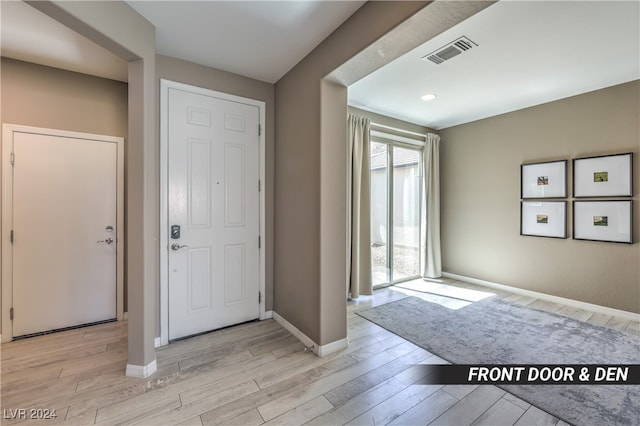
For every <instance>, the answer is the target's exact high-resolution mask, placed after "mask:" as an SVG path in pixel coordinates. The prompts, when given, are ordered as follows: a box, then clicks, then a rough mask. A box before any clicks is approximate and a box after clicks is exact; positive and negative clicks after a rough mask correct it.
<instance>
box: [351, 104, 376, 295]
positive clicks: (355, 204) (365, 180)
mask: <svg viewBox="0 0 640 426" xmlns="http://www.w3.org/2000/svg"><path fill="white" fill-rule="evenodd" d="M347 123H348V139H347V140H348V141H349V152H350V154H351V161H350V165H351V175H350V181H351V185H350V186H351V188H350V199H351V204H350V216H351V220H350V221H349V225H350V233H351V239H350V253H351V256H350V259H349V260H350V264H349V281H348V282H349V288H348V289H347V296H349V295H350V296H351V297H353V298H356V297H358V296H360V295H361V294H372V293H373V285H372V279H371V212H370V204H371V200H370V198H371V190H370V185H371V184H370V170H369V169H370V166H369V158H370V154H369V130H370V126H371V122H370V120H369V119H368V118H365V117H359V116H357V115H354V114H349V116H348V120H347Z"/></svg>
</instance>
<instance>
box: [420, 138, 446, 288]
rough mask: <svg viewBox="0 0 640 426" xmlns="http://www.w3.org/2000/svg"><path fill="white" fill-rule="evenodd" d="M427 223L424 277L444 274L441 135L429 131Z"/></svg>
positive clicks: (424, 157)
mask: <svg viewBox="0 0 640 426" xmlns="http://www.w3.org/2000/svg"><path fill="white" fill-rule="evenodd" d="M422 165H423V168H424V171H423V175H424V194H425V208H426V212H425V213H426V221H425V222H426V223H425V227H424V232H425V234H424V244H425V247H424V256H425V257H424V273H423V275H424V277H425V278H439V277H441V276H442V260H441V253H440V136H438V135H436V134H433V133H428V134H427V135H426V144H425V147H424V152H423V161H422Z"/></svg>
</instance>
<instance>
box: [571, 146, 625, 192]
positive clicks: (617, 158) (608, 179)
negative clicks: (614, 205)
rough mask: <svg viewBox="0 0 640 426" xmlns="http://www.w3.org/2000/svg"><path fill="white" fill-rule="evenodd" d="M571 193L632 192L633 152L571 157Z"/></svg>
mask: <svg viewBox="0 0 640 426" xmlns="http://www.w3.org/2000/svg"><path fill="white" fill-rule="evenodd" d="M573 196H574V197H575V198H584V197H592V198H597V197H631V196H633V153H632V152H627V153H624V154H610V155H600V156H596V157H583V158H574V159H573Z"/></svg>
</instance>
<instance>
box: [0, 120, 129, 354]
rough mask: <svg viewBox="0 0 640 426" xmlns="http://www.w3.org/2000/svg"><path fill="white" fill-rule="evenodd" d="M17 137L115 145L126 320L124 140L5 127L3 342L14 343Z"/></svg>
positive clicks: (119, 295) (119, 288)
mask: <svg viewBox="0 0 640 426" xmlns="http://www.w3.org/2000/svg"><path fill="white" fill-rule="evenodd" d="M15 133H31V134H38V135H46V136H58V137H65V138H74V139H89V140H95V141H103V142H112V143H115V144H116V147H117V153H118V154H117V155H118V158H117V187H116V191H117V212H116V215H117V217H116V220H117V223H116V241H118V243H119V244H118V245H117V252H116V269H117V270H116V319H117V320H118V321H122V320H123V319H124V250H123V248H122V247H123V246H124V241H125V240H124V138H121V137H116V136H106V135H96V134H91V133H80V132H71V131H67V130H57V129H46V128H41V127H32V126H22V125H17V124H3V125H2V283H1V286H2V305H1V306H2V342H10V341H11V340H12V339H13V327H12V324H11V319H10V309H11V304H12V300H13V250H12V247H11V241H10V238H11V237H10V235H11V230H12V229H13V214H12V212H13V168H12V166H11V152H12V149H13V136H14V134H15Z"/></svg>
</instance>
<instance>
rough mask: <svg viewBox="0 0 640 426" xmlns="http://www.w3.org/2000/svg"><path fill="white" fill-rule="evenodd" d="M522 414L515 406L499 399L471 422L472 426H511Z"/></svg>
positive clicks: (522, 411) (521, 410)
mask: <svg viewBox="0 0 640 426" xmlns="http://www.w3.org/2000/svg"><path fill="white" fill-rule="evenodd" d="M524 412H525V410H523V409H522V408H520V407H518V406H517V405H516V404H514V403H512V402H510V401H508V400H507V399H504V398H500V399H499V400H498V401H497V402H496V403H495V404H493V405H492V406H491V407H489V409H488V410H487V411H485V412H484V413H483V414H482V415H481V416H480V417H479V418H478V419H477V420H475V421H474V422H473V426H512V425H513V424H514V423H515V422H517V421H518V419H520V417H522V415H523V414H524Z"/></svg>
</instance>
